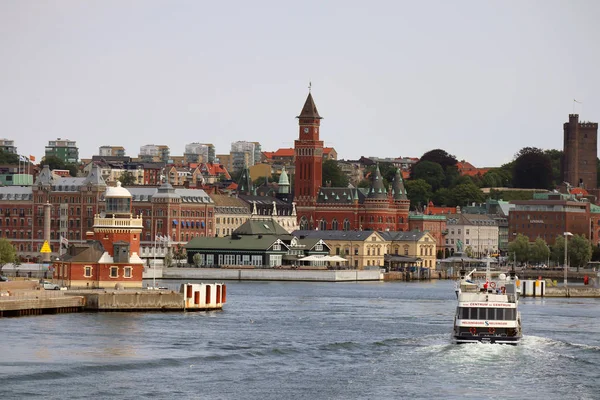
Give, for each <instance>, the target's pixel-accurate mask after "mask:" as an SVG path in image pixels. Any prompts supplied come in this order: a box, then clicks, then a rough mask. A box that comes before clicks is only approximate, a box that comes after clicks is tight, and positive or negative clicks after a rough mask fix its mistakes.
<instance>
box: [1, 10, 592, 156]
mask: <svg viewBox="0 0 600 400" xmlns="http://www.w3.org/2000/svg"><path fill="white" fill-rule="evenodd" d="M599 17H600V1H567V0H562V1H516V0H515V1H510V0H505V1H369V2H366V1H347V0H346V1H311V0H303V1H294V2H291V1H256V0H255V1H235V2H234V1H229V2H228V1H176V0H169V1H166V0H165V1H150V0H144V1H142V0H139V1H124V0H115V1H111V0H108V1H107V0H104V1H92V0H86V1H83V0H81V1H66V0H63V1H21V0H3V1H0V76H1V80H0V128H1V130H2V133H0V137H6V138H12V139H14V140H15V142H16V143H15V144H16V145H17V147H18V150H19V152H20V153H21V154H26V155H28V154H32V155H35V156H37V157H41V156H42V155H43V152H44V146H45V145H46V144H47V143H48V140H53V139H56V138H58V137H60V138H63V139H65V138H68V139H71V140H76V141H77V144H78V146H79V149H80V157H84V158H87V157H91V155H92V154H97V151H98V147H99V146H101V145H122V146H124V147H125V148H126V150H127V153H128V154H129V155H137V154H138V152H139V148H140V146H141V145H144V144H149V143H154V144H167V145H169V146H170V147H171V154H174V155H180V154H182V153H183V149H184V146H185V144H186V143H190V142H211V143H214V144H215V146H216V150H217V153H228V152H229V148H230V144H231V142H232V141H237V140H250V141H259V142H261V143H262V146H263V150H276V149H277V148H279V147H292V146H293V140H294V139H295V138H296V137H297V134H298V128H297V120H296V119H295V117H296V116H297V115H298V114H299V113H300V110H301V108H302V105H303V103H304V100H305V98H306V95H307V93H308V88H307V87H308V83H309V81H312V87H313V90H312V92H313V96H314V99H315V102H316V104H317V107H318V109H319V112H320V113H321V116H323V117H324V118H325V119H324V120H323V121H322V124H321V138H322V139H323V140H324V141H325V144H326V145H327V146H333V147H335V148H336V150H337V151H338V154H339V157H340V158H345V159H356V158H358V157H360V156H361V155H364V156H381V157H399V156H409V157H419V156H421V155H422V154H423V153H424V152H426V151H428V150H431V149H433V148H442V149H445V150H446V151H448V152H449V153H451V154H453V155H455V156H456V157H457V158H458V159H459V160H460V159H466V160H468V161H470V162H472V163H473V164H474V165H476V166H478V167H484V166H498V165H500V164H503V163H505V162H508V161H510V160H511V159H512V158H513V155H514V154H515V153H516V152H517V151H518V150H519V149H520V148H522V147H524V146H536V147H541V148H544V149H562V124H563V123H564V122H565V121H567V119H568V114H569V113H572V112H573V110H574V108H573V106H574V105H575V106H576V107H575V111H576V112H578V113H580V114H581V117H582V119H583V120H589V121H600V100H599V96H600V69H599V66H600V62H599V61H600V53H599V52H600V50H599V49H600V47H599V46H600V44H599V43H600V23H598V20H599ZM573 99H577V100H579V101H581V102H583V104H582V105H579V104H575V103H574V102H573Z"/></svg>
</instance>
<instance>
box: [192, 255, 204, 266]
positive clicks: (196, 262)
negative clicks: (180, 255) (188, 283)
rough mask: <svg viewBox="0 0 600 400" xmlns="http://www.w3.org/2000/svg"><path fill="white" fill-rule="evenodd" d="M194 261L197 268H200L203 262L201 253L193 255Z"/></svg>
mask: <svg viewBox="0 0 600 400" xmlns="http://www.w3.org/2000/svg"><path fill="white" fill-rule="evenodd" d="M192 261H193V262H194V266H195V267H196V268H200V263H201V262H202V256H201V255H200V253H196V254H194V256H193V257H192Z"/></svg>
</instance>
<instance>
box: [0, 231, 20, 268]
mask: <svg viewBox="0 0 600 400" xmlns="http://www.w3.org/2000/svg"><path fill="white" fill-rule="evenodd" d="M16 258H17V251H16V250H15V248H14V247H13V245H12V244H11V243H10V242H9V241H8V240H7V239H5V238H1V239H0V272H2V268H4V266H5V265H6V264H8V263H12V262H14V261H15V259H16Z"/></svg>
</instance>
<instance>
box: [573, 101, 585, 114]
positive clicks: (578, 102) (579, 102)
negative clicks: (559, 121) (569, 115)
mask: <svg viewBox="0 0 600 400" xmlns="http://www.w3.org/2000/svg"><path fill="white" fill-rule="evenodd" d="M575 103H577V104H581V108H580V110H581V111H580V112H579V113H580V114H581V113H583V103H582V102H581V101H577V100H575V99H573V114H575Z"/></svg>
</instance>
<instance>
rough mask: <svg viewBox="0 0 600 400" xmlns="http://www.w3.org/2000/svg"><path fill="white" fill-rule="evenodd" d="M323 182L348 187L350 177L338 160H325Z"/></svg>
mask: <svg viewBox="0 0 600 400" xmlns="http://www.w3.org/2000/svg"><path fill="white" fill-rule="evenodd" d="M322 169H323V183H324V184H326V183H327V182H331V186H332V187H348V177H347V176H346V174H345V173H344V172H343V171H342V169H341V168H340V167H339V166H338V163H337V161H336V160H325V161H323V167H322Z"/></svg>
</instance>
